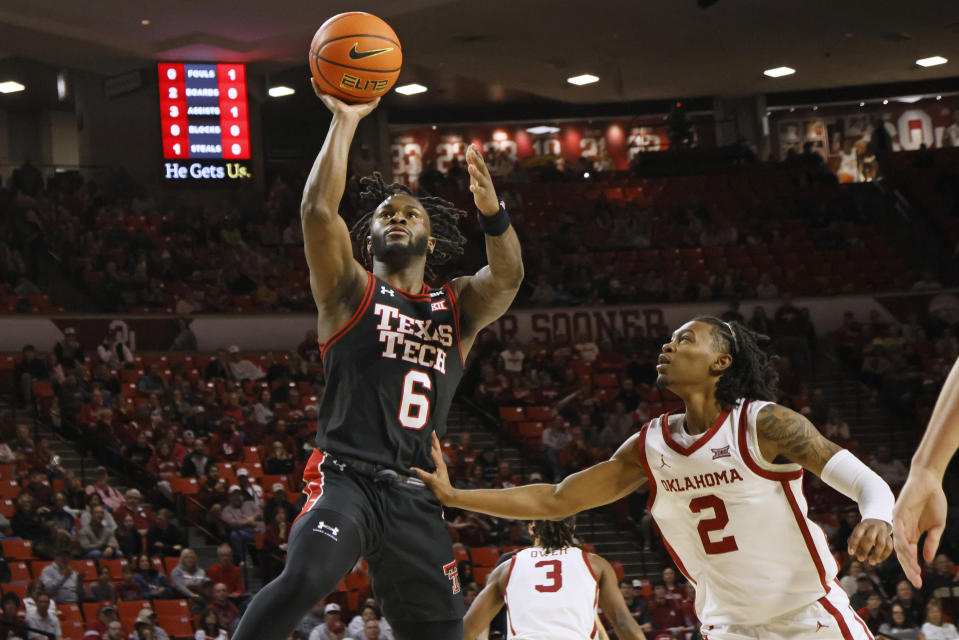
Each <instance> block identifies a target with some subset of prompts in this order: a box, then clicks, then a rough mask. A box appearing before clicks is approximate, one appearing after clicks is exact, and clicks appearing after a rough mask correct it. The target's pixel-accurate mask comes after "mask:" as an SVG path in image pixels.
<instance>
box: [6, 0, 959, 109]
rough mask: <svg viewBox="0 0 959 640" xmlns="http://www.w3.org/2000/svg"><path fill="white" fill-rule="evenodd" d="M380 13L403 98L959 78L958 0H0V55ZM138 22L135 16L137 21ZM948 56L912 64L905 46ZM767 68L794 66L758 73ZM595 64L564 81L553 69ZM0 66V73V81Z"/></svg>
mask: <svg viewBox="0 0 959 640" xmlns="http://www.w3.org/2000/svg"><path fill="white" fill-rule="evenodd" d="M350 10H364V11H369V12H371V13H375V14H377V15H379V16H381V17H383V18H385V19H386V20H387V21H388V22H390V24H391V25H392V26H393V27H394V29H395V30H396V32H397V33H398V35H399V36H400V39H401V41H402V43H403V49H404V56H405V65H404V72H403V75H402V76H401V78H400V81H401V82H414V81H419V82H422V83H423V84H426V85H427V86H431V87H432V88H433V91H431V92H428V93H426V94H421V95H420V96H413V97H410V98H401V97H400V96H396V97H395V98H396V99H397V100H399V99H404V100H409V101H410V105H411V106H412V105H423V106H428V105H431V104H440V103H442V102H450V103H453V102H459V103H461V104H462V103H465V102H474V103H475V102H477V101H483V100H486V101H493V102H503V101H510V100H516V99H521V97H522V96H526V97H527V98H529V99H531V100H537V99H551V100H559V101H563V102H569V103H599V102H617V101H627V100H628V101H633V100H647V99H663V98H673V97H679V96H710V95H745V94H752V93H772V92H786V91H798V90H806V89H824V88H831V87H840V86H852V85H867V84H879V83H890V82H909V81H921V80H930V79H941V78H947V77H959V2H954V1H944V0H909V1H908V2H904V1H903V0H871V1H870V2H860V1H851V0H846V1H842V0H840V1H836V0H792V1H787V0H719V2H718V3H717V4H715V5H714V6H711V7H709V8H706V9H703V8H700V7H699V6H698V4H697V2H696V0H598V1H594V2H584V1H582V0H577V1H569V0H481V1H480V2H475V1H463V0H404V1H402V2H399V1H397V0H367V1H366V2H365V3H364V4H362V5H358V4H357V3H354V2H347V1H345V0H327V1H321V2H318V1H316V0H312V1H307V0H269V1H265V0H161V1H157V0H151V1H145V0H90V1H81V2H77V1H76V0H43V1H42V2H38V1H37V0H4V2H3V3H2V4H0V58H2V57H4V56H11V57H14V58H17V59H25V60H33V61H42V62H45V63H49V64H52V65H57V66H62V67H69V68H79V69H84V70H91V71H95V72H98V73H102V74H104V75H113V74H119V73H122V72H124V71H128V70H130V69H134V68H142V67H144V66H146V65H147V64H148V63H149V62H150V61H153V60H214V59H216V60H229V61H244V62H247V63H248V64H250V65H251V70H252V71H253V72H254V73H255V72H258V71H259V72H267V73H279V72H282V71H284V70H287V69H290V68H294V69H295V68H296V66H297V65H301V66H302V69H303V73H304V74H306V72H307V71H306V51H307V47H308V45H309V42H310V39H311V37H312V34H313V31H314V30H315V29H316V27H317V26H319V24H320V23H322V22H323V21H324V20H325V19H326V18H327V17H329V16H331V15H333V14H336V13H339V12H341V11H350ZM143 20H149V24H141V21H143ZM932 55H941V56H944V57H946V58H948V59H949V60H950V62H949V63H948V64H945V65H941V66H938V67H932V68H922V67H918V66H916V65H915V64H914V61H915V60H916V59H918V58H922V57H926V56H932ZM779 65H788V66H791V67H794V68H795V69H796V70H797V73H796V74H795V75H793V76H789V77H786V78H781V79H777V80H773V79H769V78H766V77H764V76H763V75H762V71H763V69H766V68H769V67H775V66H779ZM587 72H588V73H592V74H595V75H598V76H599V77H600V78H601V80H600V82H598V83H596V84H592V85H587V86H583V87H576V86H573V85H570V84H568V83H567V82H566V78H567V77H569V76H572V75H577V74H580V73H587ZM3 79H5V78H0V80H3Z"/></svg>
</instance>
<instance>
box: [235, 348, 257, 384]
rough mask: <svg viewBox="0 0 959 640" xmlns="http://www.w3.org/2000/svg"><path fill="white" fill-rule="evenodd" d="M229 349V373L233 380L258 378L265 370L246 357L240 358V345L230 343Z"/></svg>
mask: <svg viewBox="0 0 959 640" xmlns="http://www.w3.org/2000/svg"><path fill="white" fill-rule="evenodd" d="M229 351H230V373H232V374H233V378H234V379H235V380H259V379H260V378H262V377H264V376H266V372H265V371H264V370H263V369H261V368H259V367H258V366H256V365H255V364H253V363H252V362H250V361H249V360H246V359H241V356H240V347H238V346H236V345H232V346H231V347H230V349H229Z"/></svg>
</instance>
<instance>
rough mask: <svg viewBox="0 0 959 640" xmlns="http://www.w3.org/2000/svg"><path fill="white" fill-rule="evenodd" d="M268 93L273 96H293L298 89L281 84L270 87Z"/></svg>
mask: <svg viewBox="0 0 959 640" xmlns="http://www.w3.org/2000/svg"><path fill="white" fill-rule="evenodd" d="M267 93H268V94H270V97H271V98H282V97H283V96H292V95H293V94H294V93H296V91H294V90H293V89H291V88H290V87H285V86H283V85H280V86H278V87H270V88H269V90H268V91H267Z"/></svg>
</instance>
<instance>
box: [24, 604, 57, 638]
mask: <svg viewBox="0 0 959 640" xmlns="http://www.w3.org/2000/svg"><path fill="white" fill-rule="evenodd" d="M25 622H26V623H27V626H28V627H29V628H30V629H36V631H45V632H46V633H50V634H52V635H53V637H54V638H56V639H57V640H60V638H61V637H62V634H61V632H60V621H59V620H57V616H56V614H55V613H54V612H53V610H52V609H51V608H50V596H48V595H47V594H45V593H41V594H40V595H39V596H37V608H36V610H35V611H31V612H30V613H28V614H27V617H26V620H25ZM27 637H28V638H29V640H33V639H34V638H43V639H44V640H46V638H47V636H44V635H43V634H41V633H36V632H35V631H29V632H28V633H27Z"/></svg>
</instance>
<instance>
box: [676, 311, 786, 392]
mask: <svg viewBox="0 0 959 640" xmlns="http://www.w3.org/2000/svg"><path fill="white" fill-rule="evenodd" d="M693 320H694V321H696V322H705V323H706V324H710V325H712V327H713V332H712V333H713V346H714V347H715V348H716V350H717V351H725V352H726V353H728V354H729V355H731V356H732V357H733V363H732V364H731V365H730V366H729V368H728V369H726V372H725V373H723V374H722V376H720V378H719V382H717V383H716V399H717V400H719V404H721V405H723V406H726V405H735V404H736V402H737V400H739V399H740V398H750V399H756V400H770V401H772V402H775V401H776V399H777V397H778V396H779V388H778V386H777V383H778V382H779V374H778V373H777V372H776V368H775V367H774V366H773V364H774V358H772V357H770V356H769V355H768V354H767V353H766V352H765V351H763V348H762V347H761V346H760V344H761V343H766V342H769V336H764V335H763V334H761V333H757V332H755V331H753V330H752V329H750V328H749V327H747V326H745V325H743V324H740V323H739V322H725V321H723V320H720V319H719V318H717V317H715V316H699V317H698V318H694V319H693Z"/></svg>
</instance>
